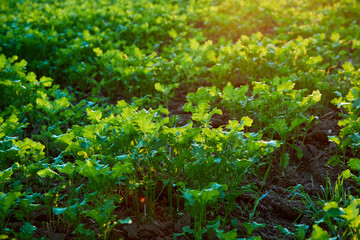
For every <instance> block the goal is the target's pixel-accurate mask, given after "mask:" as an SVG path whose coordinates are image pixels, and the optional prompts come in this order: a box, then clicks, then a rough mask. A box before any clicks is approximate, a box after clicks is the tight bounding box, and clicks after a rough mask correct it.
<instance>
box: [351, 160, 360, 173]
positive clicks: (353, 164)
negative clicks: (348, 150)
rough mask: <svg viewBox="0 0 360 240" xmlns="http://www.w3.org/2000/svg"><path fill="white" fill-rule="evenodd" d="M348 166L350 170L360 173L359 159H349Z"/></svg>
mask: <svg viewBox="0 0 360 240" xmlns="http://www.w3.org/2000/svg"><path fill="white" fill-rule="evenodd" d="M348 166H349V167H350V168H351V169H352V170H357V171H360V159H359V158H351V159H350V160H349V163H348Z"/></svg>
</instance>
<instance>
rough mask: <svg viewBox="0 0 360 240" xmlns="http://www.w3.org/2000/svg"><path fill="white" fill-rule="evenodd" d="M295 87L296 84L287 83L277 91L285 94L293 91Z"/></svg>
mask: <svg viewBox="0 0 360 240" xmlns="http://www.w3.org/2000/svg"><path fill="white" fill-rule="evenodd" d="M294 86H295V83H293V82H292V81H287V82H285V83H283V84H281V85H279V86H278V87H277V91H279V92H283V91H289V90H292V89H293V88H294Z"/></svg>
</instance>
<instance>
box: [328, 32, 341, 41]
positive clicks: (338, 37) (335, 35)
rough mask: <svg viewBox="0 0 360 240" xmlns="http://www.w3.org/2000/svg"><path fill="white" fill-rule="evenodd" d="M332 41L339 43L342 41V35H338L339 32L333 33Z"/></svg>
mask: <svg viewBox="0 0 360 240" xmlns="http://www.w3.org/2000/svg"><path fill="white" fill-rule="evenodd" d="M330 40H331V41H332V42H339V40H340V34H339V33H337V32H333V33H331V37H330Z"/></svg>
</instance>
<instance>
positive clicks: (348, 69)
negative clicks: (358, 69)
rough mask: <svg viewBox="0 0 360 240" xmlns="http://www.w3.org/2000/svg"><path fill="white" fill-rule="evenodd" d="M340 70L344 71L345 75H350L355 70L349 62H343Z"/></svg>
mask: <svg viewBox="0 0 360 240" xmlns="http://www.w3.org/2000/svg"><path fill="white" fill-rule="evenodd" d="M342 68H343V69H344V71H345V72H347V73H352V72H354V70H355V68H354V66H353V65H352V63H351V62H345V63H344V64H343V65H342Z"/></svg>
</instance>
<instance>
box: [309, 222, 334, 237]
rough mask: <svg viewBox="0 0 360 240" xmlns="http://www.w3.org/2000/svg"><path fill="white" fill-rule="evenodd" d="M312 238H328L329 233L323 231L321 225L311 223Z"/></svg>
mask: <svg viewBox="0 0 360 240" xmlns="http://www.w3.org/2000/svg"><path fill="white" fill-rule="evenodd" d="M311 239H312V240H329V239H330V235H329V234H328V233H327V232H326V231H324V230H323V229H322V228H321V227H319V226H317V225H313V232H312V234H311Z"/></svg>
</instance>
